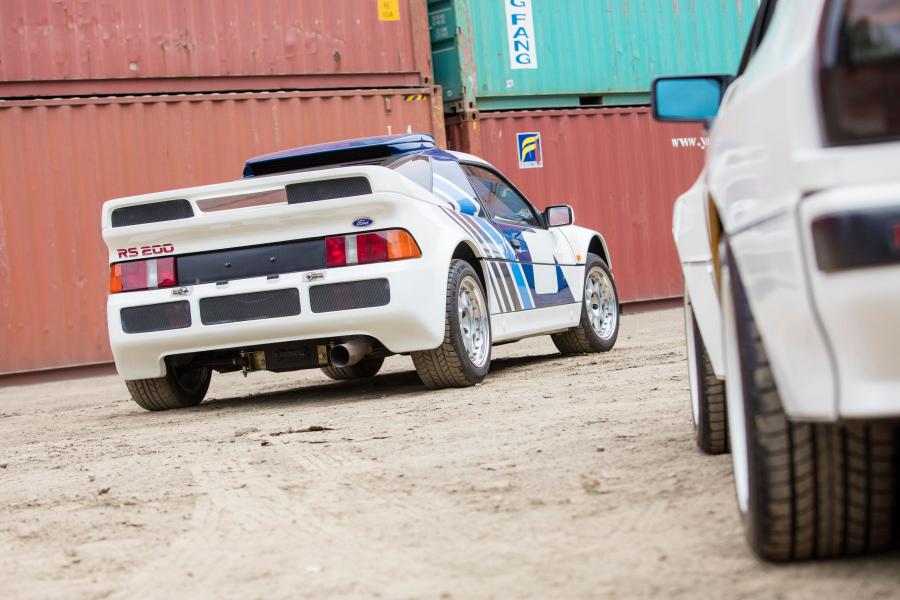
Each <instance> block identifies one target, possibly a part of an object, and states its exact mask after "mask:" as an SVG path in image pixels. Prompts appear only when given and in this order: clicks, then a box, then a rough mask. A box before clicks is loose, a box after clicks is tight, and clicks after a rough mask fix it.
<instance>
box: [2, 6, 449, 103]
mask: <svg viewBox="0 0 900 600" xmlns="http://www.w3.org/2000/svg"><path fill="white" fill-rule="evenodd" d="M396 2H397V4H396V6H397V7H398V8H399V18H398V19H396V20H383V19H385V18H388V17H393V16H396V15H388V14H385V13H384V12H383V8H379V3H378V2H376V0H90V1H85V0H19V1H3V2H0V97H6V98H9V97H23V96H33V97H39V96H40V97H49V96H64V95H79V96H87V95H95V94H148V93H166V92H202V91H238V90H275V89H337V88H351V87H352V88H363V87H402V86H421V85H428V84H430V83H431V81H432V74H431V73H432V69H431V45H430V40H429V31H428V11H427V8H426V5H425V2H424V0H396Z"/></svg>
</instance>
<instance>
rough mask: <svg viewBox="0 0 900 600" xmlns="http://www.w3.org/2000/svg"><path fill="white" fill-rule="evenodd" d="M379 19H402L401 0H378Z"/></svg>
mask: <svg viewBox="0 0 900 600" xmlns="http://www.w3.org/2000/svg"><path fill="white" fill-rule="evenodd" d="M377 1H378V20H379V21H399V20H400V0H377Z"/></svg>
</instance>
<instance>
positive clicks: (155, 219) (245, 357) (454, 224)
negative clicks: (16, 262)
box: [102, 135, 619, 410]
mask: <svg viewBox="0 0 900 600" xmlns="http://www.w3.org/2000/svg"><path fill="white" fill-rule="evenodd" d="M244 176H245V178H244V179H243V180H239V181H233V182H230V183H223V184H219V185H208V186H203V187H196V188H190V189H181V190H174V191H169V192H162V193H158V194H148V195H144V196H134V197H131V198H122V199H119V200H111V201H109V202H106V203H105V204H104V206H103V217H102V219H103V239H104V241H105V242H106V244H107V246H108V247H109V261H110V269H111V276H110V292H111V293H110V296H109V301H108V305H107V317H108V325H109V339H110V345H111V346H112V351H113V355H114V357H115V361H116V368H117V369H118V371H119V373H120V374H121V375H122V377H124V378H125V380H126V383H127V386H128V389H129V391H130V392H131V396H132V398H133V399H134V400H135V402H137V403H138V404H139V405H140V406H142V407H143V408H145V409H148V410H161V409H168V408H177V407H185V406H193V405H196V404H199V403H200V402H201V401H202V400H203V397H204V395H205V394H206V391H207V388H208V386H209V382H210V377H211V372H212V371H218V372H228V371H238V370H240V371H243V372H244V373H245V374H246V373H247V372H249V371H255V370H262V369H267V370H270V371H276V372H280V371H291V370H296V369H306V368H321V369H322V370H323V371H324V372H325V374H326V375H328V376H329V377H331V378H333V379H353V378H359V377H370V376H372V375H375V373H377V372H378V370H379V369H380V368H381V365H382V363H383V362H384V358H385V357H386V356H389V355H391V354H410V355H411V356H412V359H413V362H414V364H415V367H416V371H417V372H418V374H419V376H420V378H421V379H422V381H423V382H424V384H425V385H426V386H427V387H429V388H442V387H451V386H467V385H472V384H475V383H477V382H479V381H481V380H482V379H483V378H484V377H485V375H486V374H487V372H488V368H489V366H490V358H491V345H492V344H498V343H501V342H511V341H515V340H519V339H522V338H525V337H529V336H535V335H541V334H552V336H553V341H554V342H555V344H556V346H557V348H559V350H560V351H561V352H563V353H564V354H574V353H583V352H602V351H607V350H610V349H611V348H612V347H613V345H614V344H615V341H616V337H617V335H618V327H619V303H618V299H617V294H616V287H615V283H614V280H613V277H612V273H611V271H610V266H611V263H610V258H609V253H608V251H607V248H606V243H605V242H604V240H603V237H602V236H601V235H600V234H599V233H597V232H595V231H590V230H588V229H584V228H581V227H576V226H574V225H573V224H572V223H573V218H574V215H573V212H572V209H571V207H569V206H566V205H558V206H552V207H550V208H548V209H547V210H546V211H544V213H540V212H538V211H537V210H535V208H534V207H533V206H532V205H531V204H530V203H529V202H528V200H526V199H525V197H524V196H523V195H522V194H521V193H520V192H519V191H518V190H516V188H515V187H514V186H513V185H512V184H511V183H509V181H508V180H507V179H505V178H504V177H503V176H502V175H501V174H500V173H498V172H497V171H496V170H495V169H494V168H493V167H491V165H489V164H487V163H486V162H484V161H483V160H481V159H478V158H476V157H474V156H468V155H464V154H458V153H450V152H447V151H444V150H441V149H438V148H436V147H435V144H434V140H433V139H432V138H431V137H430V136H427V135H407V136H388V137H381V138H367V139H360V140H350V141H346V142H336V143H332V144H323V145H319V146H310V147H306V148H299V149H295V150H289V151H285V152H280V153H277V154H273V155H268V156H262V157H258V158H254V159H251V160H249V161H248V162H247V164H246V166H245V170H244Z"/></svg>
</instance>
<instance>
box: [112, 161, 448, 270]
mask: <svg viewBox="0 0 900 600" xmlns="http://www.w3.org/2000/svg"><path fill="white" fill-rule="evenodd" d="M411 201H413V202H422V203H427V204H433V205H438V206H443V202H442V201H441V200H439V199H437V198H436V197H434V196H433V195H432V194H430V193H428V192H426V191H425V190H423V189H422V188H421V187H420V186H418V185H416V184H415V183H413V182H412V181H410V180H409V179H407V178H406V177H404V176H403V175H400V174H399V173H397V172H396V171H393V170H391V169H387V168H385V167H372V166H365V167H344V168H334V169H327V170H324V171H314V172H306V173H292V174H289V175H278V176H272V177H262V178H258V179H257V178H254V179H242V180H238V181H232V182H229V183H220V184H216V185H206V186H201V187H194V188H185V189H179V190H171V191H167V192H160V193H156V194H146V195H143V196H132V197H128V198H120V199H117V200H110V201H108V202H106V203H105V204H104V205H103V212H102V226H103V240H104V242H105V243H106V245H107V248H108V249H109V257H110V262H115V261H117V260H123V259H131V258H135V257H140V256H143V254H140V252H143V250H140V249H142V248H145V247H147V248H151V250H152V247H153V245H164V244H167V246H166V248H165V252H166V253H175V254H183V253H191V252H203V251H207V250H209V249H211V248H225V247H232V246H252V245H259V244H268V243H273V242H277V241H281V240H287V239H294V238H300V237H303V236H313V237H314V236H316V235H320V234H321V232H322V231H324V230H330V229H333V228H334V227H336V226H343V227H345V228H346V226H348V225H349V224H350V223H351V222H352V221H353V220H354V219H357V218H361V217H369V218H379V220H380V221H381V222H383V221H384V220H385V219H387V218H389V217H390V218H393V217H392V216H396V215H400V214H402V213H404V212H405V211H408V210H409V207H410V202H411ZM134 248H138V249H139V252H138V253H137V254H136V255H135V254H133V253H129V252H130V251H131V250H132V249H134ZM123 250H125V251H126V253H125V254H124V255H123V252H122V251H123Z"/></svg>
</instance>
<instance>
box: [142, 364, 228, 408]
mask: <svg viewBox="0 0 900 600" xmlns="http://www.w3.org/2000/svg"><path fill="white" fill-rule="evenodd" d="M211 379H212V371H211V370H210V369H209V367H200V368H194V369H189V370H185V371H182V372H179V371H178V369H176V368H175V367H173V366H172V365H169V364H168V363H167V364H166V376H165V377H158V378H155V379H132V380H129V381H126V382H125V386H126V387H127V388H128V391H129V392H130V393H131V399H132V400H134V401H135V402H136V403H137V405H138V406H140V407H141V408H143V409H144V410H150V411H157V410H169V409H173V408H188V407H190V406H197V405H198V404H200V403H201V402H203V398H205V397H206V392H207V390H208V389H209V382H210V380H211Z"/></svg>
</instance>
